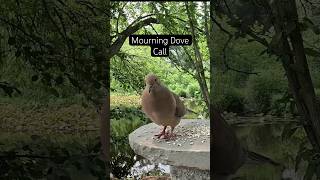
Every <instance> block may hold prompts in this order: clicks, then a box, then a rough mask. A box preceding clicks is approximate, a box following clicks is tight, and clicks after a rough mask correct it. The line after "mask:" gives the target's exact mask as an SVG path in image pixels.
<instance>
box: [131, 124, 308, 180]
mask: <svg viewBox="0 0 320 180" xmlns="http://www.w3.org/2000/svg"><path fill="white" fill-rule="evenodd" d="M252 119H254V118H246V119H245V120H243V119H242V121H243V123H239V121H237V123H235V122H236V121H233V122H230V123H232V124H233V125H232V127H233V129H234V130H235V131H236V133H237V136H238V138H239V139H240V141H241V143H242V144H243V145H244V146H246V147H247V148H248V149H249V150H251V151H253V152H256V153H259V154H262V155H264V156H267V157H269V158H271V159H273V160H274V161H276V162H278V163H281V164H283V165H284V166H283V167H281V166H273V165H269V164H245V165H243V166H242V167H241V168H240V169H239V171H238V172H237V173H236V174H235V175H234V178H235V179H238V180H283V179H286V180H300V179H303V175H304V171H305V168H306V167H305V166H306V165H305V164H304V163H302V164H300V165H299V169H298V171H297V172H295V159H296V155H297V152H298V150H299V145H300V143H301V142H302V141H303V140H305V138H306V137H305V136H304V132H303V130H302V128H299V130H298V131H296V132H295V133H294V134H293V135H292V136H291V137H290V139H282V133H283V129H284V128H285V127H286V126H288V125H292V124H296V121H292V120H290V121H287V120H285V119H282V120H281V121H274V122H272V120H270V121H268V122H267V121H260V120H259V118H258V119H254V120H252ZM260 119H261V118H260ZM270 122H272V123H270ZM142 161H143V163H141V162H142ZM152 171H158V172H160V174H162V173H163V174H168V173H170V172H169V168H168V166H166V165H162V164H160V165H156V166H155V165H154V164H150V163H148V162H147V161H146V160H141V161H138V162H137V163H136V165H135V166H134V167H133V168H132V170H131V172H132V173H133V174H134V175H135V177H137V176H139V175H141V174H148V172H152Z"/></svg>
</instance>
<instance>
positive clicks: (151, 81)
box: [145, 74, 160, 93]
mask: <svg viewBox="0 0 320 180" xmlns="http://www.w3.org/2000/svg"><path fill="white" fill-rule="evenodd" d="M145 82H146V86H147V88H149V93H150V92H151V91H152V89H153V88H155V87H157V86H159V85H160V80H159V78H158V77H157V76H156V75H154V74H148V75H147V76H146V79H145Z"/></svg>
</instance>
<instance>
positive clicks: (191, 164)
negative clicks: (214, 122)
mask: <svg viewBox="0 0 320 180" xmlns="http://www.w3.org/2000/svg"><path fill="white" fill-rule="evenodd" d="M161 130H162V127H160V126H158V125H156V124H154V123H150V124H147V125H144V126H142V127H140V128H138V129H136V130H135V131H134V132H132V133H131V134H130V135H129V143H130V146H131V148H132V149H133V150H134V152H135V153H136V154H139V155H141V156H143V157H144V158H146V159H148V160H150V161H151V162H154V163H163V164H167V165H171V166H176V167H187V168H196V169H199V170H207V171H208V170H209V169H210V122H209V120H199V119H183V120H181V122H180V124H179V125H178V126H177V127H176V128H175V130H174V132H175V133H176V134H177V137H176V139H175V140H169V141H166V140H164V139H160V140H159V139H157V138H156V137H154V135H155V134H158V133H159V132H160V131H161Z"/></svg>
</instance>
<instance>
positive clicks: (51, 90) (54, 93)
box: [49, 88, 59, 97]
mask: <svg viewBox="0 0 320 180" xmlns="http://www.w3.org/2000/svg"><path fill="white" fill-rule="evenodd" d="M49 92H50V93H51V94H52V95H54V96H56V97H59V92H58V91H57V90H56V89H54V88H50V89H49Z"/></svg>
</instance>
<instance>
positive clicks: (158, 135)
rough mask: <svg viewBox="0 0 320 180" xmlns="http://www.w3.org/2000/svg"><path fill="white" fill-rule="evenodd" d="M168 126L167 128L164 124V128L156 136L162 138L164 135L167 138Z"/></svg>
mask: <svg viewBox="0 0 320 180" xmlns="http://www.w3.org/2000/svg"><path fill="white" fill-rule="evenodd" d="M166 128H167V126H164V127H163V130H162V131H161V132H160V133H159V134H156V135H154V136H157V137H158V138H161V136H164V138H165V139H166V137H167V134H166Z"/></svg>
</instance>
